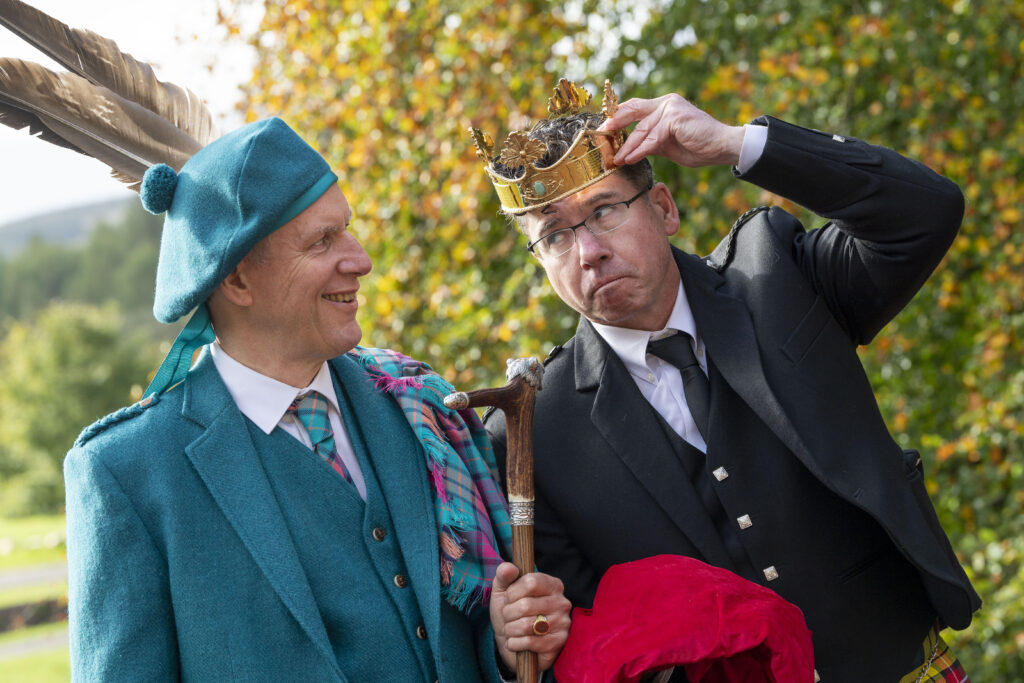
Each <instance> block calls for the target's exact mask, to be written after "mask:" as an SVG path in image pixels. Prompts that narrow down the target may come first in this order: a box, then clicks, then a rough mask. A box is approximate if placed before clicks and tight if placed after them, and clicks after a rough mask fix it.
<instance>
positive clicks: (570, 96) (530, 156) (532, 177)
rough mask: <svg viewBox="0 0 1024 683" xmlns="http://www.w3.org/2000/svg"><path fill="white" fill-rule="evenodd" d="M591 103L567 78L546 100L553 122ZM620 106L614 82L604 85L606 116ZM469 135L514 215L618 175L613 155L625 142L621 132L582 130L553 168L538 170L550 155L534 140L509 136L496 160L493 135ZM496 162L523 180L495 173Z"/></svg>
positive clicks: (521, 134) (474, 131) (518, 134)
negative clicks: (609, 176) (539, 164)
mask: <svg viewBox="0 0 1024 683" xmlns="http://www.w3.org/2000/svg"><path fill="white" fill-rule="evenodd" d="M591 99H592V98H591V95H590V93H589V92H587V90H586V89H585V88H582V87H580V86H578V85H576V84H575V83H572V82H571V81H567V80H566V79H564V78H563V79H561V80H559V81H558V85H557V86H556V87H555V94H554V95H552V97H551V99H550V100H548V111H549V112H551V116H552V117H557V116H570V115H572V114H578V113H579V112H581V111H583V109H584V107H586V106H587V105H589V104H590V100H591ZM618 106H619V98H618V97H617V96H616V95H615V92H614V91H613V90H612V85H611V83H610V82H609V81H605V82H604V98H603V100H602V102H601V111H602V113H603V114H604V115H605V116H606V117H611V116H612V115H613V114H615V110H616V109H617V108H618ZM469 132H470V134H471V135H472V136H473V142H475V143H476V153H477V156H478V157H480V158H481V159H483V160H484V163H485V164H486V166H485V167H484V169H485V170H486V171H487V175H488V176H490V178H491V182H492V183H493V184H494V189H495V190H496V191H497V193H498V199H499V200H500V201H501V208H502V209H504V211H505V212H506V213H511V214H520V213H525V212H526V211H531V210H533V209H537V208H540V207H542V206H547V205H548V204H551V203H552V202H557V201H558V200H559V199H562V198H564V197H567V196H568V195H570V194H573V193H574V192H578V191H579V190H582V189H583V188H585V187H587V186H588V185H593V184H594V183H596V182H597V181H598V180H600V179H601V178H604V177H605V176H607V175H609V174H611V173H613V172H614V171H615V170H616V166H615V162H614V161H613V159H614V157H615V152H616V151H618V149H619V147H621V146H622V143H623V140H624V139H625V138H624V136H623V134H622V131H615V132H613V133H606V132H603V131H596V130H586V129H584V130H582V131H580V133H579V135H577V136H576V139H575V140H573V142H572V144H571V145H569V149H568V151H567V152H566V153H565V154H563V155H562V158H561V159H559V160H558V161H556V162H555V163H554V164H552V165H551V166H547V167H545V168H537V166H536V162H537V161H539V160H540V159H542V158H543V157H544V155H545V154H546V153H547V151H548V150H547V146H546V145H545V144H544V143H543V142H541V141H540V140H535V139H533V138H530V137H529V134H528V132H526V131H518V130H517V131H512V132H511V133H509V135H508V137H507V138H506V139H505V144H504V145H502V148H501V152H500V153H499V154H498V155H497V156H494V142H493V141H492V140H491V137H490V136H489V135H487V134H486V133H484V132H481V131H480V130H479V129H477V128H470V129H469ZM495 162H498V163H500V164H502V165H503V166H504V167H505V168H508V169H510V170H515V171H518V172H519V175H518V176H516V177H514V178H510V177H507V176H505V175H502V174H501V173H499V172H498V171H497V170H496V169H495V168H494V164H495ZM520 169H521V170H520Z"/></svg>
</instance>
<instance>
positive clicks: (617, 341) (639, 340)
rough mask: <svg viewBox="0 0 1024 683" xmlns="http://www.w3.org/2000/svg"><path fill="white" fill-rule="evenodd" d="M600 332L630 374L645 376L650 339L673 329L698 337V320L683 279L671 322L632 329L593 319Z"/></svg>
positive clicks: (669, 318)
mask: <svg viewBox="0 0 1024 683" xmlns="http://www.w3.org/2000/svg"><path fill="white" fill-rule="evenodd" d="M591 324H593V326H594V329H595V330H597V333H598V334H599V335H601V337H602V338H603V339H604V340H605V341H606V342H608V346H610V347H612V351H614V352H615V355H616V356H618V357H619V358H621V359H622V362H623V364H624V365H625V366H626V369H627V370H629V372H630V374H633V375H639V376H641V377H643V376H646V375H647V373H648V371H649V369H648V367H647V343H648V342H649V341H650V340H651V339H661V338H662V337H667V336H668V335H669V334H670V333H671V332H673V331H677V330H678V331H679V332H685V333H687V334H688V335H690V336H691V337H693V338H694V339H697V323H696V321H695V320H694V319H693V311H692V310H691V309H690V300H689V299H687V298H686V290H684V289H683V283H682V282H681V281H680V283H679V289H678V290H677V291H676V301H675V304H673V306H672V313H671V314H670V315H669V316H668V323H666V325H665V328H664V329H661V330H658V331H656V332H649V331H647V330H633V329H630V328H627V327H611V326H610V325H602V324H601V323H595V322H593V321H591Z"/></svg>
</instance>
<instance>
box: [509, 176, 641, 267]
mask: <svg viewBox="0 0 1024 683" xmlns="http://www.w3.org/2000/svg"><path fill="white" fill-rule="evenodd" d="M653 189H654V185H653V184H651V185H648V186H647V187H646V188H644V189H643V190H640V191H639V192H637V193H636V194H635V195H633V196H632V197H630V198H629V199H625V200H623V201H621V202H612V203H611V204H603V205H601V206H599V207H598V208H596V209H594V211H593V213H591V214H590V215H589V216H587V217H586V218H584V219H583V220H582V221H580V222H579V223H577V224H576V225H570V226H569V227H566V228H558V229H557V230H552V231H551V232H549V233H547V234H545V235H543V236H541V237H538V238H537V239H535V240H533V241H532V242H530V243H529V244H527V245H526V248H527V250H529V252H530V253H531V254H533V255H534V256H536V257H537V258H543V257H542V256H541V255H540V254H538V253H537V252H536V251H534V247H536V246H537V245H538V244H540V243H541V242H543V241H544V240H546V239H547V238H549V237H551V236H552V235H556V234H558V233H560V232H565V231H566V230H571V231H572V244H570V245H569V248H568V249H566V250H565V251H563V252H561V253H559V254H555V255H554V256H550V257H549V258H558V257H560V256H565V255H566V254H568V253H569V252H570V251H572V248H573V247H574V246H575V245H576V231H577V230H579V229H580V228H586V229H587V232H589V233H590V234H591V235H593V236H595V237H597V236H598V235H607V234H608V233H610V232H615V231H616V230H618V229H619V228H621V227H622V226H623V225H625V223H622V224H620V225H617V226H615V227H614V228H612V229H611V230H605V231H604V232H594V231H593V229H592V228H591V227H590V226H589V225H587V221H589V220H590V219H591V218H593V217H594V216H595V215H597V212H598V211H604V210H605V209H610V208H611V207H613V206H618V205H619V204H622V205H624V206H625V207H626V209H627V210H629V206H630V205H631V204H632V203H633V202H635V201H636V200H638V199H640V197H642V196H644V195H645V194H647V193H648V192H650V191H651V190H653Z"/></svg>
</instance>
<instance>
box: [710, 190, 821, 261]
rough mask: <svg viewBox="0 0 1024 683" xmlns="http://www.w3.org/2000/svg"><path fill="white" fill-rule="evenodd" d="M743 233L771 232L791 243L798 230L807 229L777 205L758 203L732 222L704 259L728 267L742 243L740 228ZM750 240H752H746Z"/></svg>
mask: <svg viewBox="0 0 1024 683" xmlns="http://www.w3.org/2000/svg"><path fill="white" fill-rule="evenodd" d="M741 231H743V237H745V238H746V237H748V236H753V237H755V240H754V241H755V242H756V241H757V240H756V237H757V235H755V233H760V234H761V235H765V234H769V235H772V236H774V237H775V238H776V239H777V240H778V241H781V242H783V243H786V244H792V242H793V240H794V239H795V238H796V236H797V235H798V234H799V233H802V232H805V230H804V226H803V224H802V223H800V221H798V220H797V219H796V218H795V217H794V216H793V215H792V214H790V213H788V212H787V211H784V210H783V209H780V208H778V207H769V206H757V207H754V208H753V209H750V210H749V211H747V212H745V213H744V214H743V215H741V216H740V217H739V218H737V219H736V221H735V222H734V223H733V224H732V227H731V228H730V229H729V234H727V235H726V236H725V238H724V239H723V240H722V241H721V242H719V243H718V246H716V247H715V249H714V251H712V252H711V254H709V255H708V256H707V257H706V258H705V261H706V262H707V264H708V265H709V266H711V267H712V268H714V269H715V270H716V271H718V272H719V273H721V272H723V271H725V270H726V269H727V268H728V267H729V266H730V265H732V263H733V261H734V260H735V258H736V250H737V248H738V247H739V246H740V239H739V238H740V232H741ZM744 242H745V243H746V244H750V240H744Z"/></svg>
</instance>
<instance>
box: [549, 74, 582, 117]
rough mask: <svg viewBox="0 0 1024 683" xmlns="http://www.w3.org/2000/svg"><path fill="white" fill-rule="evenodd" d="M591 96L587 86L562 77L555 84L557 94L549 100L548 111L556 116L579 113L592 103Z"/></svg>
mask: <svg viewBox="0 0 1024 683" xmlns="http://www.w3.org/2000/svg"><path fill="white" fill-rule="evenodd" d="M591 97H592V96H591V94H590V93H589V92H587V89H586V88H583V87H581V86H578V85H576V84H575V83H573V82H572V81H569V80H566V79H564V78H562V79H559V81H558V85H556V86H555V94H554V95H552V96H551V99H549V100H548V111H549V112H551V114H553V115H554V116H561V115H562V114H578V113H579V112H581V111H583V108H584V107H586V106H587V105H588V104H590V100H591Z"/></svg>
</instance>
